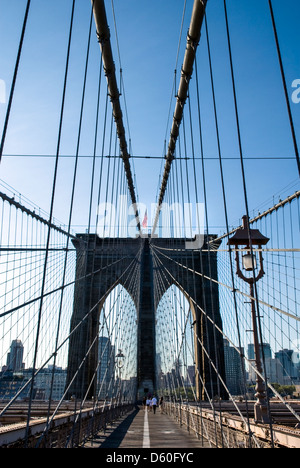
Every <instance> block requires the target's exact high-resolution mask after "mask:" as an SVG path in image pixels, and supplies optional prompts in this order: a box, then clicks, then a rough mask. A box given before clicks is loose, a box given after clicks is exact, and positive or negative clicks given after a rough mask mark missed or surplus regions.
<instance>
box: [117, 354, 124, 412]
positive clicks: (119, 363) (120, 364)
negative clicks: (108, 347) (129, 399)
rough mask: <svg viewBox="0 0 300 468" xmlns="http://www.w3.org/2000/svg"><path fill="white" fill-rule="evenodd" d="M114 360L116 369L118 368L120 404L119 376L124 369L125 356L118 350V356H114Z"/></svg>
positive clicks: (120, 384) (120, 386)
mask: <svg viewBox="0 0 300 468" xmlns="http://www.w3.org/2000/svg"><path fill="white" fill-rule="evenodd" d="M116 360H117V368H118V378H119V382H120V383H119V403H120V402H121V388H122V381H121V376H122V368H123V367H124V360H125V356H124V354H123V353H122V350H121V349H119V352H118V354H117V355H116Z"/></svg>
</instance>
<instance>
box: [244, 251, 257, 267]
mask: <svg viewBox="0 0 300 468" xmlns="http://www.w3.org/2000/svg"><path fill="white" fill-rule="evenodd" d="M243 267H244V270H246V271H253V270H255V269H256V258H255V256H254V255H251V254H246V255H243Z"/></svg>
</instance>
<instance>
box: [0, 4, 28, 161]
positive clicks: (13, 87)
mask: <svg viewBox="0 0 300 468" xmlns="http://www.w3.org/2000/svg"><path fill="white" fill-rule="evenodd" d="M30 3H31V0H28V1H27V6H26V11H25V17H24V22H23V28H22V33H21V39H20V43H19V50H18V54H17V60H16V65H15V70H14V75H13V80H12V85H11V90H10V95H9V99H8V106H7V111H6V117H5V122H4V128H3V133H2V137H1V143H0V162H1V159H2V155H3V149H4V144H5V138H6V132H7V127H8V122H9V117H10V111H11V106H12V101H13V96H14V91H15V86H16V81H17V76H18V70H19V65H20V59H21V54H22V49H23V43H24V36H25V31H26V26H27V20H28V15H29V9H30Z"/></svg>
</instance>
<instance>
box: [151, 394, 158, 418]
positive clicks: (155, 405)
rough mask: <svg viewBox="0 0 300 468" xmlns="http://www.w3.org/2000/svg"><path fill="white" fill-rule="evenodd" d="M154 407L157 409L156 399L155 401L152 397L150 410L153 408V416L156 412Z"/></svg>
mask: <svg viewBox="0 0 300 468" xmlns="http://www.w3.org/2000/svg"><path fill="white" fill-rule="evenodd" d="M156 407H157V399H156V397H155V396H154V397H153V398H152V408H153V413H154V414H155V412H156Z"/></svg>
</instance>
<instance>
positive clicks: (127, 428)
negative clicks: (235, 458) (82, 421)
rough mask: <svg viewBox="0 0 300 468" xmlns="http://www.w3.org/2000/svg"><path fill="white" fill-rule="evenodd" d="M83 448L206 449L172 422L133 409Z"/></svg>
mask: <svg viewBox="0 0 300 468" xmlns="http://www.w3.org/2000/svg"><path fill="white" fill-rule="evenodd" d="M85 448H104V449H111V448H112V449H117V448H119V449H153V448H160V449H165V448H170V449H181V448H197V449H198V448H209V444H208V443H207V442H206V441H204V442H203V443H202V441H201V440H198V439H197V437H196V436H195V435H194V434H189V433H188V432H187V431H186V430H185V429H184V428H181V427H180V425H179V424H177V423H176V422H175V421H174V420H173V419H172V418H170V417H169V416H167V415H166V414H162V413H160V411H159V409H157V410H156V413H155V414H154V413H153V411H152V412H149V413H148V412H147V411H144V410H143V409H142V408H136V410H135V411H133V412H132V413H131V414H129V415H127V416H125V417H124V418H122V419H121V420H119V421H117V422H115V423H114V425H113V426H112V427H110V428H109V429H108V430H106V432H105V433H103V432H101V433H99V434H98V435H97V436H96V437H95V438H94V439H93V440H91V441H89V442H88V443H86V444H85Z"/></svg>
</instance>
